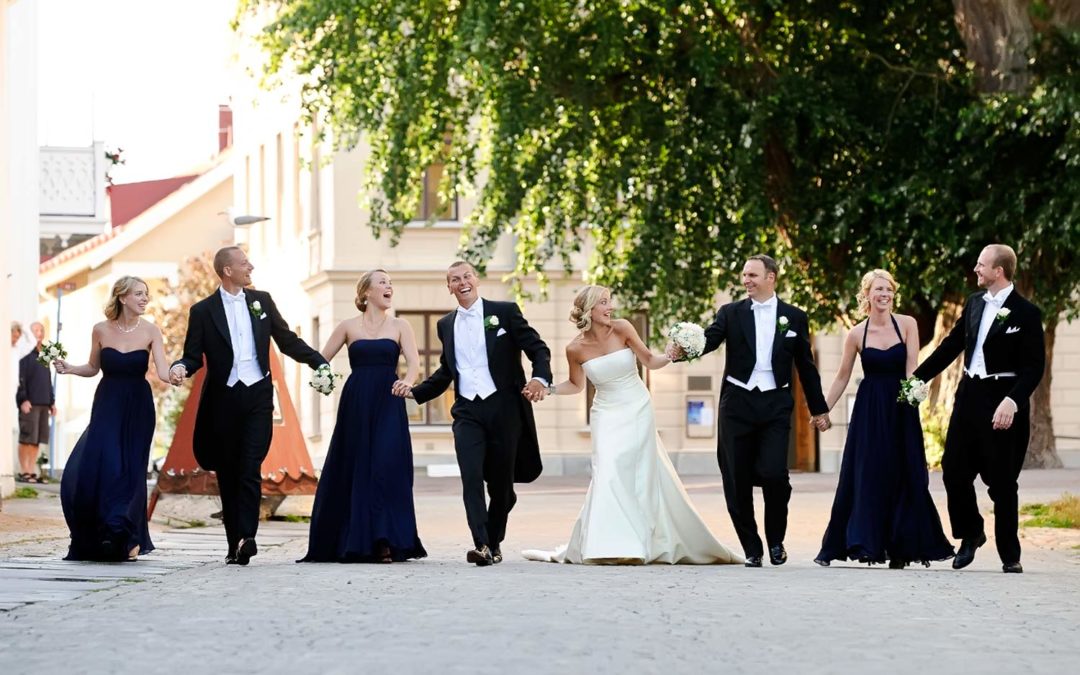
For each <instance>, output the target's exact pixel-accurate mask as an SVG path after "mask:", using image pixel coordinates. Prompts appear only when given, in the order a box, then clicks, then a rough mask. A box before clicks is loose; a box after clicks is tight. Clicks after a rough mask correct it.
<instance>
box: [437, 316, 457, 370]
mask: <svg viewBox="0 0 1080 675" xmlns="http://www.w3.org/2000/svg"><path fill="white" fill-rule="evenodd" d="M441 321H442V322H443V349H444V350H445V351H446V364H447V365H448V366H450V369H451V370H453V371H454V372H455V373H456V372H457V358H456V357H457V354H456V353H455V351H454V344H455V343H454V324H455V322H456V321H457V310H456V309H455V310H454V311H452V312H450V313H449V314H447V315H446V316H445V317H443V318H442V319H441Z"/></svg>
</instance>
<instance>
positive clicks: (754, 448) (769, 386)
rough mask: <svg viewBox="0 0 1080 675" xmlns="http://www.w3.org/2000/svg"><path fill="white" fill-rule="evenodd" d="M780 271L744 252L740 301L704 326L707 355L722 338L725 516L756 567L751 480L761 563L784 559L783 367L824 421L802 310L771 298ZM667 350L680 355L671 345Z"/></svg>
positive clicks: (786, 427) (820, 424)
mask: <svg viewBox="0 0 1080 675" xmlns="http://www.w3.org/2000/svg"><path fill="white" fill-rule="evenodd" d="M779 274H780V268H779V267H778V266H777V264H776V261H775V260H773V259H772V258H770V257H769V256H767V255H755V256H751V257H750V259H749V260H747V261H746V264H745V265H744V266H743V271H742V280H743V286H744V287H745V288H746V292H747V294H748V295H749V297H748V298H746V299H745V300H740V301H738V302H732V303H728V304H726V305H724V306H723V307H721V308H720V311H719V312H717V313H716V319H715V320H714V321H713V323H712V325H711V326H709V327H708V328H707V329H705V350H704V351H703V352H702V355H704V354H708V353H709V352H711V351H713V350H714V349H716V348H717V347H719V346H720V343H722V342H724V341H727V354H726V359H725V364H724V384H723V386H722V388H721V390H720V442H719V447H718V450H717V455H718V457H719V461H720V473H721V475H722V476H723V483H724V499H725V500H726V501H727V507H728V514H730V516H731V522H732V524H734V526H735V532H736V533H737V534H738V535H739V541H740V542H741V543H742V547H743V552H744V553H745V554H746V563H745V564H746V566H747V567H761V558H762V555H763V553H764V551H763V549H762V546H761V537H760V536H759V535H758V529H757V521H756V520H755V518H754V495H753V490H754V486H755V485H760V486H761V493H762V497H763V498H764V499H765V539H766V541H767V542H768V544H769V561H770V562H771V563H772V564H773V565H783V564H784V563H785V562H787V550H786V549H785V548H784V536H785V534H786V533H787V516H788V501H789V500H790V499H791V482H790V481H789V479H788V468H787V454H788V434H789V432H790V431H791V411H792V408H793V407H794V406H795V401H794V399H793V398H792V396H791V366H792V362H794V364H795V367H796V368H798V370H799V381H800V382H801V383H802V388H803V393H804V394H805V395H806V400H807V404H808V405H809V408H810V413H811V414H812V415H813V416H814V417H813V422H814V425H815V426H816V427H817V428H818V429H819V430H821V431H825V430H826V429H828V428H829V427H830V426H832V424H831V422H830V421H829V407H828V406H827V405H826V403H825V397H824V396H823V395H822V393H821V378H820V377H819V376H818V371H817V368H816V367H815V366H814V355H813V353H812V352H811V351H810V329H809V322H808V321H807V318H806V312H804V311H802V310H801V309H799V308H798V307H794V306H792V305H789V304H787V303H786V302H781V301H780V299H779V298H777V297H776V280H777V277H778V276H779ZM669 349H670V350H671V352H670V353H671V354H672V355H673V356H675V357H676V358H681V357H682V356H683V354H682V353H681V350H680V349H679V348H678V347H676V346H669Z"/></svg>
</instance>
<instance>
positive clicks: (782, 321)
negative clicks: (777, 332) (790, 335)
mask: <svg viewBox="0 0 1080 675" xmlns="http://www.w3.org/2000/svg"><path fill="white" fill-rule="evenodd" d="M789 323H791V322H790V321H788V318H787V317H786V316H782V317H780V318H779V319H777V320H776V325H777V326H780V329H781V330H787V327H788V324H789Z"/></svg>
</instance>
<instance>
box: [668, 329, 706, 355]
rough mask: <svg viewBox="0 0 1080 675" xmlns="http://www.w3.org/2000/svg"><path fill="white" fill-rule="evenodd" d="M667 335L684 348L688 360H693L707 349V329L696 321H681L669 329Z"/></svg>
mask: <svg viewBox="0 0 1080 675" xmlns="http://www.w3.org/2000/svg"><path fill="white" fill-rule="evenodd" d="M667 335H668V338H669V339H670V340H671V341H672V342H674V343H675V344H676V345H678V346H679V347H680V348H681V349H682V350H683V353H684V354H686V360H687V361H693V360H694V359H696V358H697V357H699V356H701V352H703V351H705V329H703V328H702V327H701V326H699V325H697V324H696V323H690V322H689V321H680V322H678V323H677V324H675V325H674V326H672V327H671V328H669V329H668V334H667Z"/></svg>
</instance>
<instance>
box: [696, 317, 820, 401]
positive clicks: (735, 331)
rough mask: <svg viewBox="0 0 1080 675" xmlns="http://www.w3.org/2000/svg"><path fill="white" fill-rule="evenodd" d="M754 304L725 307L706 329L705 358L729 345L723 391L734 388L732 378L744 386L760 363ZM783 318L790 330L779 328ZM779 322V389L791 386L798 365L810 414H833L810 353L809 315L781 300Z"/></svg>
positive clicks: (774, 357) (774, 354) (775, 371)
mask: <svg viewBox="0 0 1080 675" xmlns="http://www.w3.org/2000/svg"><path fill="white" fill-rule="evenodd" d="M751 304H752V301H751V300H750V298H745V299H743V300H739V301H737V302H731V303H728V304H726V305H724V306H723V307H721V308H720V311H718V312H717V313H716V319H715V320H713V322H712V325H710V326H709V327H708V328H706V329H705V351H704V352H702V354H703V355H704V354H708V353H709V352H711V351H713V350H714V349H716V348H717V347H719V346H720V343H722V342H724V341H725V340H726V341H727V353H726V355H725V359H724V384H723V387H728V386H733V385H731V383H730V382H728V381H727V378H728V376H729V375H730V376H731V377H734V378H735V379H736V380H739V381H740V382H747V381H748V380H749V379H750V376H751V375H752V374H753V372H754V364H756V363H757V342H756V339H757V329H756V327H755V325H754V312H753V310H752V309H751V308H750V307H751ZM781 317H783V318H785V319H787V326H786V327H783V328H782V327H781V326H780V325H779V322H780V320H781ZM776 320H777V322H778V325H777V327H776V336H775V338H774V339H773V349H772V367H773V378H774V379H775V380H776V386H777V387H789V386H790V385H791V366H792V363H794V365H795V367H796V368H798V369H799V379H800V381H801V382H802V388H803V393H804V394H806V403H807V407H809V408H810V414H812V415H823V414H825V413H827V412H829V407H828V406H827V405H826V404H825V396H824V395H823V394H822V393H821V376H820V375H818V371H817V367H816V366H815V365H814V354H813V351H812V350H811V349H810V322H809V320H808V319H807V317H806V312H804V311H802V310H801V309H799V308H798V307H795V306H794V305H789V304H787V303H786V302H783V301H782V300H780V298H777V299H776Z"/></svg>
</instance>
